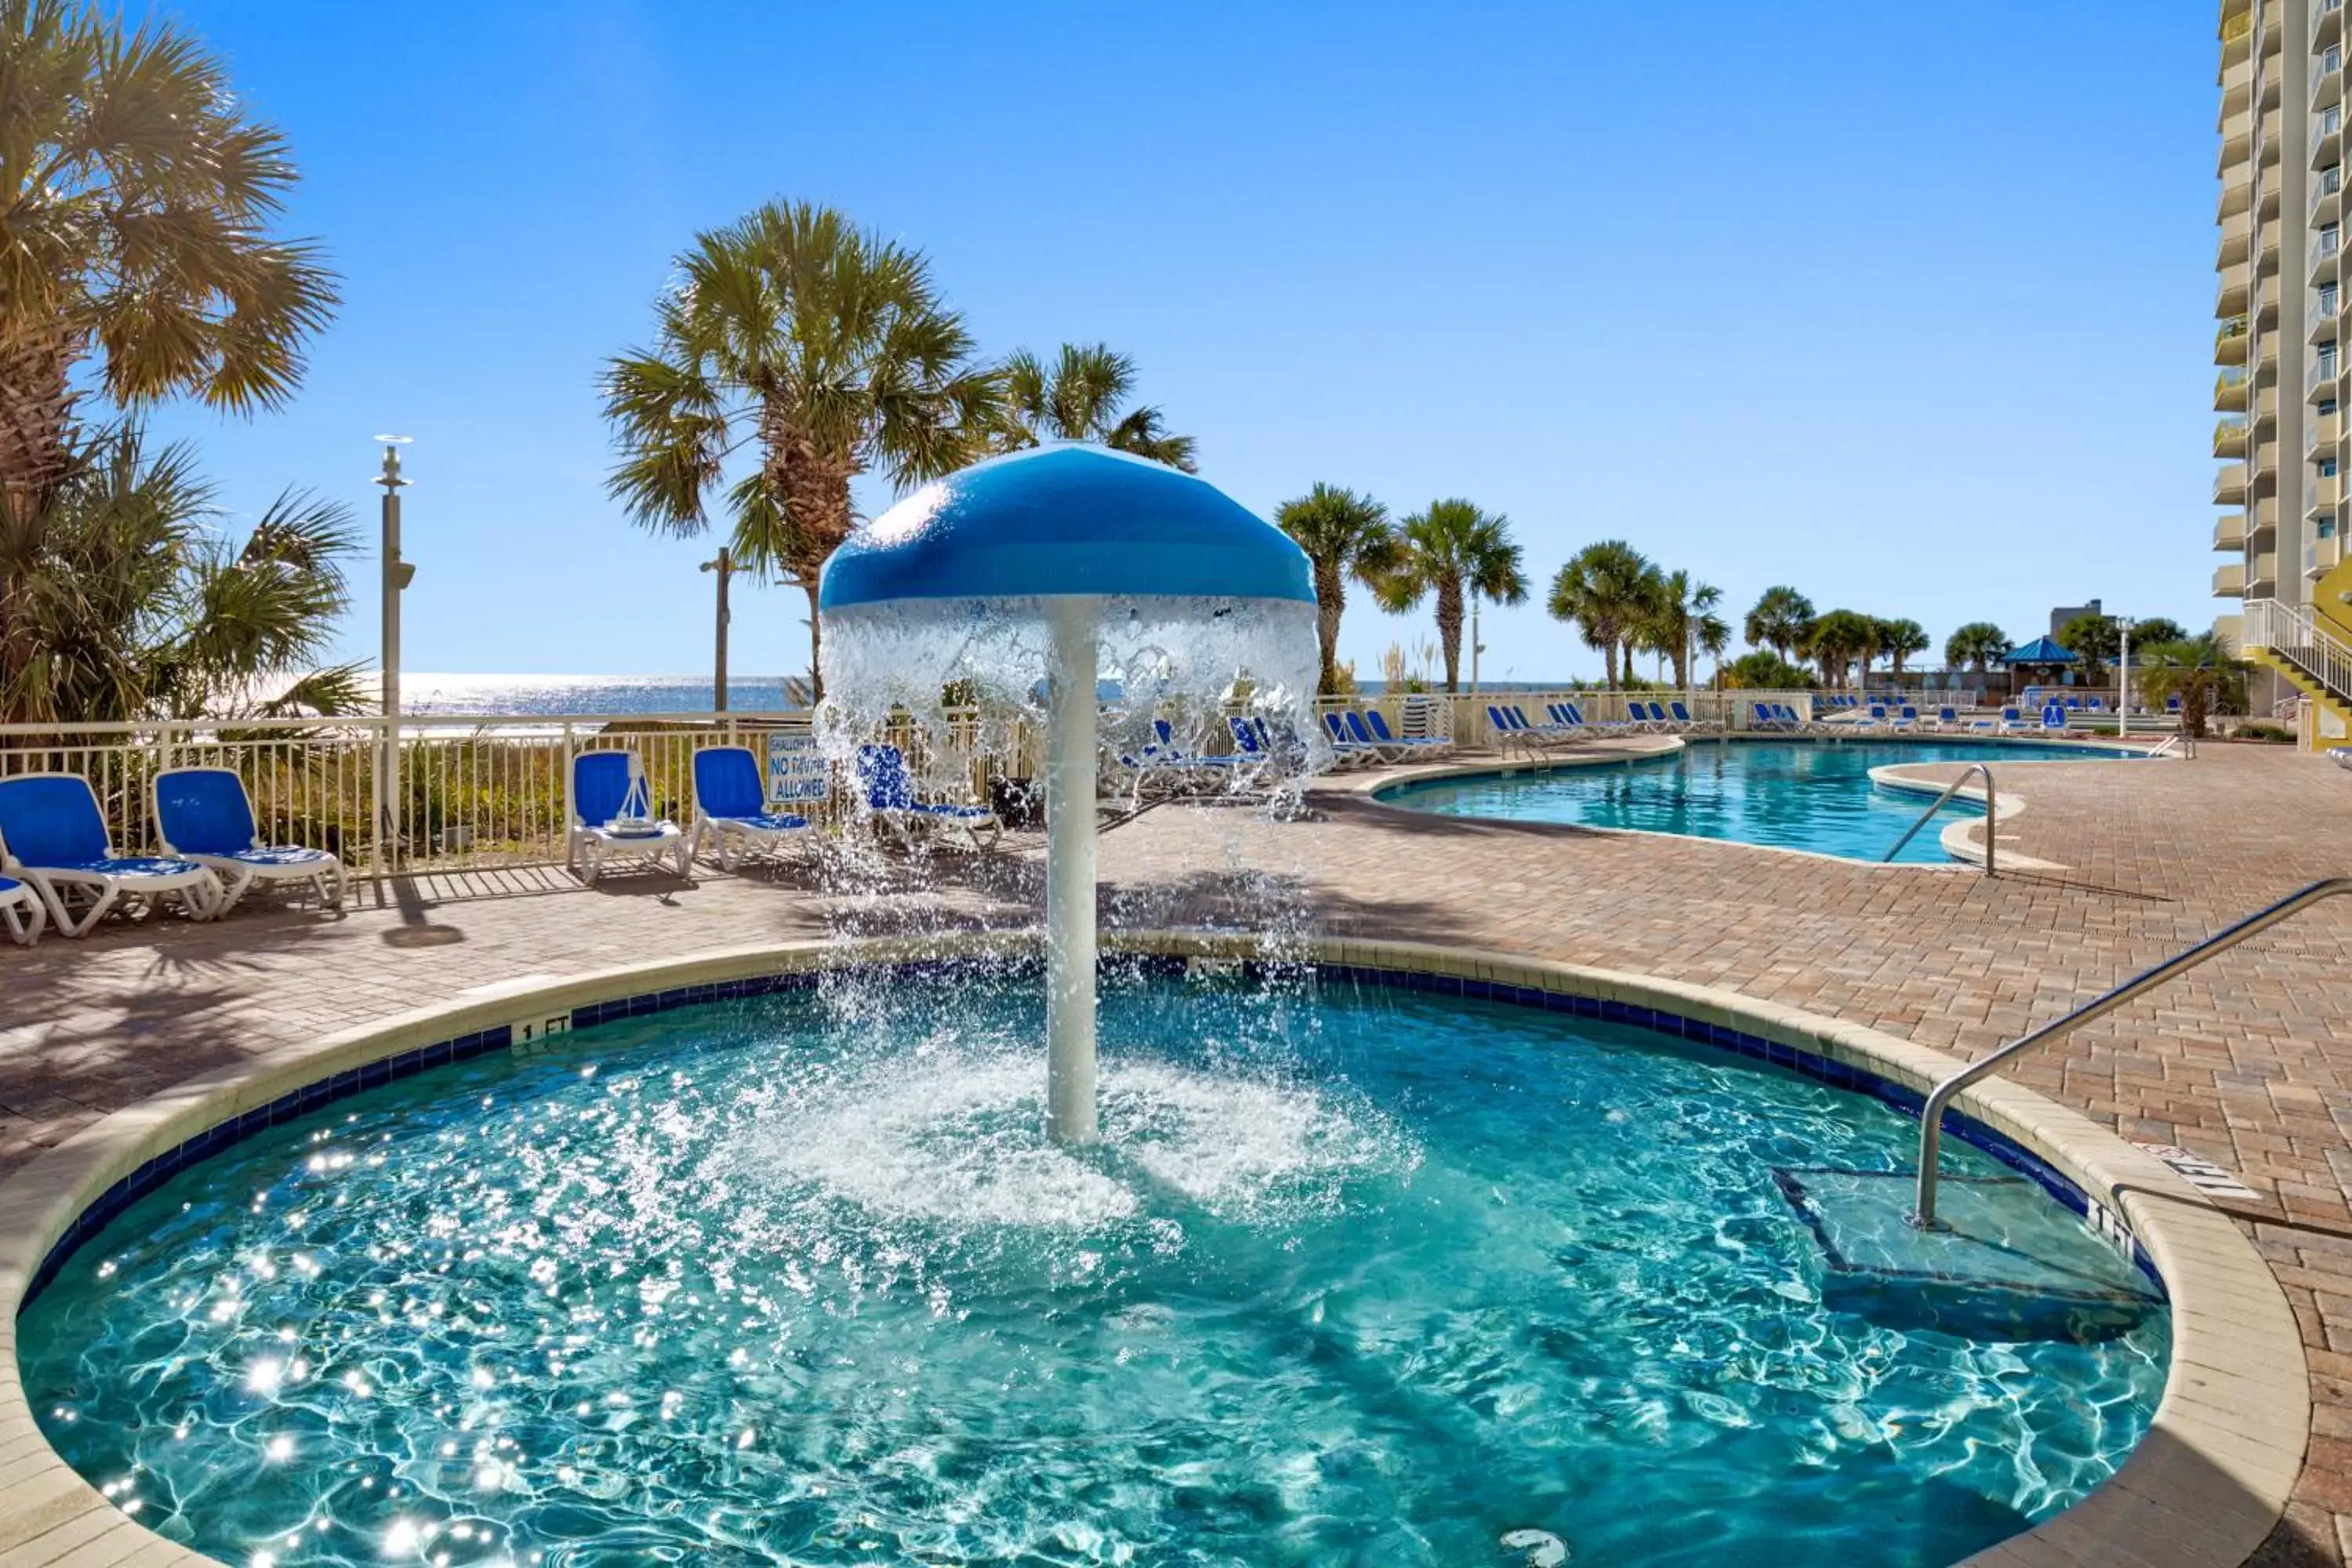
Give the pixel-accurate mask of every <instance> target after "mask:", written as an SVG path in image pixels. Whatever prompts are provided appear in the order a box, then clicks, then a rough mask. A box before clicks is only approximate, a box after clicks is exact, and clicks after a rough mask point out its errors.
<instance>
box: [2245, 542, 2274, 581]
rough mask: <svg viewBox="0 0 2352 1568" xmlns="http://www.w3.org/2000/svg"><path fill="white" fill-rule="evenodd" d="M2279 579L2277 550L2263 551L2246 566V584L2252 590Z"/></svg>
mask: <svg viewBox="0 0 2352 1568" xmlns="http://www.w3.org/2000/svg"><path fill="white" fill-rule="evenodd" d="M2277 581H2278V552H2277V551H2275V550H2265V551H2263V552H2262V553H2261V554H2259V555H2257V556H2255V557H2254V558H2253V561H2252V563H2250V564H2249V565H2248V566H2247V568H2246V586H2247V588H2248V589H2250V590H2251V589H2253V588H2257V587H2260V586H2261V585H2262V584H2265V583H2276V582H2277Z"/></svg>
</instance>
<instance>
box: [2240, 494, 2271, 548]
mask: <svg viewBox="0 0 2352 1568" xmlns="http://www.w3.org/2000/svg"><path fill="white" fill-rule="evenodd" d="M2277 537H2278V497H2276V496H2270V497H2267V498H2265V499H2263V500H2257V501H2254V502H2252V504H2250V505H2249V506H2248V507H2247V508H2246V542H2247V543H2249V544H2251V545H2252V546H2253V547H2254V548H2255V549H2257V550H2262V549H2265V548H2267V547H2268V546H2269V544H2270V543H2271V542H2272V541H2273V540H2275V539H2276V538H2277Z"/></svg>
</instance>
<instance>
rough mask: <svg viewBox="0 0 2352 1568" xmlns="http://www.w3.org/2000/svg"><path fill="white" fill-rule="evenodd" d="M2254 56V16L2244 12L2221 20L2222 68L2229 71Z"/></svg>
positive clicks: (2249, 12)
mask: <svg viewBox="0 0 2352 1568" xmlns="http://www.w3.org/2000/svg"><path fill="white" fill-rule="evenodd" d="M2253 56H2254V16H2253V13H2252V12H2251V11H2242V12H2240V13H2239V14H2238V15H2237V16H2225V17H2223V18H2222V20H2221V68H2222V69H2223V70H2228V69H2229V68H2231V66H2232V65H2235V64H2236V63H2238V62H2239V61H2241V60H2251V59H2252V58H2253Z"/></svg>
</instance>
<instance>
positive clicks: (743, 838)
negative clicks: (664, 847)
mask: <svg viewBox="0 0 2352 1568" xmlns="http://www.w3.org/2000/svg"><path fill="white" fill-rule="evenodd" d="M812 831H813V829H812V828H811V827H810V826H809V819H808V818H807V817H805V816H794V815H793V814H791V813H789V812H777V811H770V810H769V809H768V791H767V786H766V784H764V783H763V782H762V781H761V777H760V759H759V758H758V757H756V756H754V755H753V754H752V752H751V747H749V746H706V747H704V748H703V749H702V750H701V751H698V752H695V753H694V841H693V843H692V844H691V845H690V846H689V847H688V850H687V854H688V857H696V856H700V855H702V854H704V853H705V852H706V851H709V850H711V849H714V848H715V849H716V850H717V852H718V856H719V869H720V870H722V871H732V870H733V869H735V851H736V850H737V849H738V848H739V847H740V848H741V849H742V850H743V851H744V852H745V853H747V854H751V855H769V856H772V855H775V854H776V853H777V852H778V851H780V850H782V848H783V847H785V846H786V845H789V844H795V843H805V842H807V841H808V837H809V835H810V833H811V832H812Z"/></svg>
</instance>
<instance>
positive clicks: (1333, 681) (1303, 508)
mask: <svg viewBox="0 0 2352 1568" xmlns="http://www.w3.org/2000/svg"><path fill="white" fill-rule="evenodd" d="M1274 521H1275V522H1276V524H1277V525H1279V526H1280V528H1281V529H1282V531H1283V532H1285V533H1286V534H1288V535H1290V537H1291V541H1292V542H1294V543H1296V544H1297V546H1298V548H1299V549H1301V550H1304V551H1305V552H1307V563H1308V564H1309V565H1310V566H1312V567H1313V568H1314V572H1315V619H1316V630H1317V632H1318V634H1319V636H1320V637H1321V639H1322V644H1323V668H1322V677H1321V679H1320V681H1319V683H1318V687H1317V689H1318V690H1319V691H1320V692H1321V693H1322V694H1323V695H1324V696H1326V697H1330V696H1335V695H1337V694H1338V692H1339V613H1340V612H1341V611H1342V610H1344V609H1346V608H1347V605H1348V589H1347V580H1348V579H1349V577H1353V578H1354V579H1355V580H1356V581H1357V582H1359V583H1361V584H1364V586H1366V587H1367V588H1372V589H1375V590H1377V588H1378V586H1379V584H1380V582H1381V578H1382V577H1384V576H1386V575H1387V574H1389V573H1390V572H1391V571H1393V570H1394V569H1395V566H1396V554H1397V536H1396V530H1395V529H1394V528H1393V527H1391V525H1390V523H1389V512H1388V508H1386V507H1384V506H1382V505H1381V503H1380V502H1378V501H1376V500H1373V499H1372V498H1371V497H1370V496H1360V495H1358V494H1357V493H1356V492H1355V491H1353V490H1346V489H1339V487H1338V486H1336V485H1325V484H1318V485H1317V486H1316V487H1315V488H1314V489H1311V490H1309V491H1307V493H1306V494H1305V495H1303V496H1300V497H1298V498H1297V500H1286V501H1284V502H1283V503H1282V505H1281V506H1280V507H1279V508H1277V509H1276V511H1275V514H1274Z"/></svg>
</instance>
